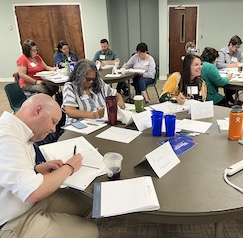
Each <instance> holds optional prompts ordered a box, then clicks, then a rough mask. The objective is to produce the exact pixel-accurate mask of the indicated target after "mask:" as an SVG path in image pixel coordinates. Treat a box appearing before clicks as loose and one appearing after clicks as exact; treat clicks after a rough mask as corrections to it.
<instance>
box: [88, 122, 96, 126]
mask: <svg viewBox="0 0 243 238" xmlns="http://www.w3.org/2000/svg"><path fill="white" fill-rule="evenodd" d="M86 124H87V125H90V126H99V125H97V124H94V123H90V122H87V123H86Z"/></svg>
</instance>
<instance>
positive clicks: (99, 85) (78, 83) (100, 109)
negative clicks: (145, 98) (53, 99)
mask: <svg viewBox="0 0 243 238" xmlns="http://www.w3.org/2000/svg"><path fill="white" fill-rule="evenodd" d="M107 96H116V97H117V105H118V106H119V107H120V108H121V109H124V108H125V104H124V102H123V99H122V96H121V94H119V93H117V91H116V89H113V88H111V87H110V86H109V85H108V84H106V83H105V82H104V81H103V80H102V79H101V78H100V75H99V71H98V70H97V68H96V65H95V63H94V62H92V61H90V60H87V59H82V60H80V61H78V63H77V64H76V65H75V67H74V70H73V72H72V73H71V75H70V78H69V80H68V82H67V83H65V85H64V89H63V105H62V107H63V109H64V110H65V112H66V115H67V117H66V123H65V124H66V125H69V124H71V123H73V122H75V121H77V120H78V119H79V118H93V119H95V118H102V117H103V116H104V107H105V106H106V101H105V98H106V97H107Z"/></svg>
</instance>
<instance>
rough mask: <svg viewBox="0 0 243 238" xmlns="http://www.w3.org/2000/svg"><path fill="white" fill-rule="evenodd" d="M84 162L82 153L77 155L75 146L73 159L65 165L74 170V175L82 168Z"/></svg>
mask: <svg viewBox="0 0 243 238" xmlns="http://www.w3.org/2000/svg"><path fill="white" fill-rule="evenodd" d="M82 160H83V157H82V156H81V155H80V153H77V146H76V145H74V148H73V157H72V158H70V159H69V160H67V162H66V163H65V164H66V165H68V166H69V167H71V168H72V169H73V172H72V173H75V172H76V171H78V170H79V169H80V167H81V166H82Z"/></svg>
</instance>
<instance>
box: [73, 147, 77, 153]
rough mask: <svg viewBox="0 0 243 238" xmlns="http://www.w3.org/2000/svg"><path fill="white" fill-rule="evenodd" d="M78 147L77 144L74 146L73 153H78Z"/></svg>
mask: <svg viewBox="0 0 243 238" xmlns="http://www.w3.org/2000/svg"><path fill="white" fill-rule="evenodd" d="M76 149H77V146H76V145H75V146H74V148H73V155H75V154H76Z"/></svg>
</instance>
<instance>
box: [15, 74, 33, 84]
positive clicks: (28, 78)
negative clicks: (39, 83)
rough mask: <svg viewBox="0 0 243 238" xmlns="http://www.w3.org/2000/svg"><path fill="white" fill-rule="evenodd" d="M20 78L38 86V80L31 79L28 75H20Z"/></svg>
mask: <svg viewBox="0 0 243 238" xmlns="http://www.w3.org/2000/svg"><path fill="white" fill-rule="evenodd" d="M19 77H20V78H22V79H23V80H24V81H26V82H28V83H31V84H36V79H33V78H31V77H30V76H28V75H27V74H22V73H19Z"/></svg>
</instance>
